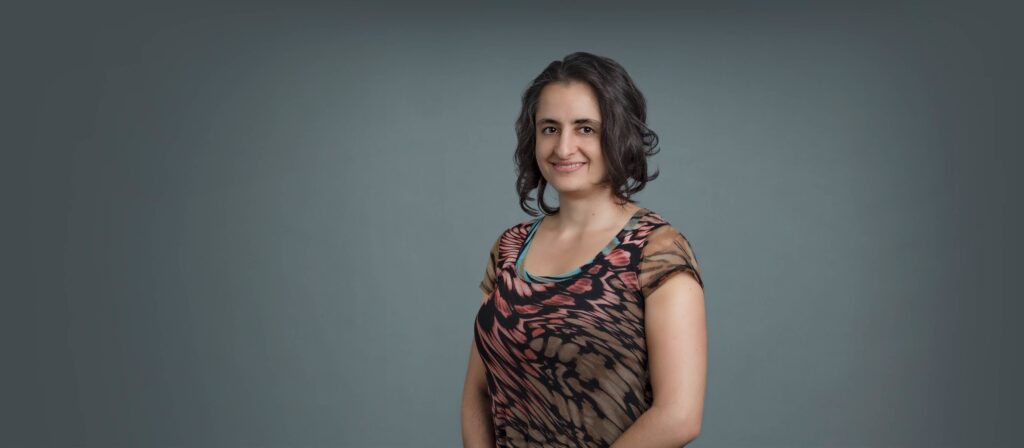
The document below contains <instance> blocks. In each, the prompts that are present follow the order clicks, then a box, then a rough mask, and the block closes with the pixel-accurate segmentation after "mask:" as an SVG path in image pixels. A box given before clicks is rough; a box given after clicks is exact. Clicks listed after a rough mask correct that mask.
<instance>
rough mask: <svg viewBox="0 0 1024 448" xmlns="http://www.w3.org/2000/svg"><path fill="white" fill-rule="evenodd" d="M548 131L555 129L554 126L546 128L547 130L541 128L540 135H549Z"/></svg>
mask: <svg viewBox="0 0 1024 448" xmlns="http://www.w3.org/2000/svg"><path fill="white" fill-rule="evenodd" d="M548 129H555V128H554V127H553V126H548V127H545V128H541V130H540V133H541V134H547V133H548V132H547V130H548Z"/></svg>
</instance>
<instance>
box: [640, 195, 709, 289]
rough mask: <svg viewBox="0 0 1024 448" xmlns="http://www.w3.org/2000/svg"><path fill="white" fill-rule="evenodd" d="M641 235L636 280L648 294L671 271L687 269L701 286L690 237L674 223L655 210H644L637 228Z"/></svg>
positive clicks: (699, 270) (699, 272) (672, 272)
mask: <svg viewBox="0 0 1024 448" xmlns="http://www.w3.org/2000/svg"><path fill="white" fill-rule="evenodd" d="M637 230H638V232H639V234H638V237H640V238H643V239H644V241H643V242H642V246H643V250H642V255H641V257H640V283H641V285H642V289H643V290H644V295H645V296H649V295H650V294H651V293H652V292H653V291H654V290H655V289H656V288H657V287H658V286H659V285H660V284H661V283H662V282H663V281H664V280H666V279H667V278H668V277H669V276H671V274H674V273H675V272H680V271H689V273H690V274H691V275H693V276H694V277H695V278H696V280H697V282H698V283H699V284H700V286H701V287H702V288H703V286H704V281H703V279H702V275H701V268H700V264H699V262H698V261H697V255H696V253H695V251H694V247H693V243H692V241H691V240H690V239H689V238H688V237H687V236H686V235H685V234H684V232H683V231H681V230H680V229H679V228H678V227H676V226H674V225H672V224H671V223H669V222H668V221H667V220H665V219H664V218H663V217H662V216H661V215H658V214H657V213H653V212H652V213H648V214H647V215H646V216H644V217H643V219H642V220H641V223H640V226H639V228H638V229H637Z"/></svg>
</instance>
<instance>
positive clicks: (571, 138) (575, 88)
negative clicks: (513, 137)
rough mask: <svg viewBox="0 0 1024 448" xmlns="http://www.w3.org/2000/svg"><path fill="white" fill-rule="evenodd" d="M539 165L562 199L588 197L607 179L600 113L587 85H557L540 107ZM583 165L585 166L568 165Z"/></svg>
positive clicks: (545, 93) (542, 96)
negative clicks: (595, 187)
mask: <svg viewBox="0 0 1024 448" xmlns="http://www.w3.org/2000/svg"><path fill="white" fill-rule="evenodd" d="M536 116H537V122H536V123H535V124H536V127H537V130H536V133H537V149H536V156H537V165H538V166H539V167H540V172H541V174H542V175H543V176H544V179H546V180H547V182H548V183H549V184H551V186H552V187H554V189H555V190H557V191H558V192H559V194H562V195H574V196H576V195H580V196H582V195H587V194H589V193H591V192H592V190H593V188H594V186H595V184H597V183H599V182H600V181H601V180H602V179H603V178H604V177H605V164H604V156H603V154H602V152H601V110H600V107H599V106H598V104H597V95H596V94H595V93H594V89H593V88H591V87H590V85H589V84H587V83H585V82H579V81H572V82H570V83H569V84H563V83H560V82H554V83H551V84H548V85H547V86H545V87H544V89H543V90H541V93H540V99H539V102H538V104H537V114H536ZM568 163H582V165H566V164H568Z"/></svg>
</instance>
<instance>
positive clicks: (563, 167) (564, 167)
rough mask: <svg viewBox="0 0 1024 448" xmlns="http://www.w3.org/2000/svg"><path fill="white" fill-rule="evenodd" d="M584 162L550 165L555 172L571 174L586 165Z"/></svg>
mask: <svg viewBox="0 0 1024 448" xmlns="http://www.w3.org/2000/svg"><path fill="white" fill-rule="evenodd" d="M586 164H587V163H586V162H559V163H554V164H552V165H554V166H555V171H558V172H560V173H571V172H573V171H576V170H578V169H580V168H581V167H583V165H586Z"/></svg>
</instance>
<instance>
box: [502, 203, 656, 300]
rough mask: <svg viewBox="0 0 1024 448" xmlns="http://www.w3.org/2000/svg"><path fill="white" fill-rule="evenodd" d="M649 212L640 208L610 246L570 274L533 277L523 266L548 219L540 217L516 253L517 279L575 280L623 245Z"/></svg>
mask: <svg viewBox="0 0 1024 448" xmlns="http://www.w3.org/2000/svg"><path fill="white" fill-rule="evenodd" d="M649 211H650V210H648V209H647V208H646V207H640V208H639V209H637V211H635V212H633V215H632V216H630V217H629V220H627V221H626V224H625V225H623V226H622V228H621V229H619V231H618V232H617V233H616V234H615V236H614V237H612V239H611V241H609V242H608V244H605V246H604V247H603V248H602V249H601V251H600V252H598V253H597V254H596V255H594V256H593V257H591V259H590V261H588V262H586V263H584V264H582V265H579V266H577V267H575V268H573V269H571V270H569V271H568V272H564V273H561V274H555V275H533V274H530V273H529V272H527V271H526V268H525V267H524V266H523V262H524V261H525V260H526V253H527V252H528V251H529V246H530V243H532V242H533V235H534V233H536V232H537V228H538V227H540V222H541V221H542V220H543V219H544V218H545V217H547V215H545V216H540V217H538V218H536V219H534V220H533V221H532V222H531V224H530V230H529V231H528V233H527V235H526V238H524V239H523V243H522V244H520V245H519V251H518V252H517V253H516V262H515V265H514V269H515V274H516V277H517V278H519V280H522V281H524V282H527V283H544V284H554V283H560V282H564V281H568V280H573V279H574V278H576V277H577V276H579V275H580V274H582V273H583V272H584V271H586V270H588V269H589V268H590V267H591V266H593V265H595V264H597V263H598V262H600V261H601V260H602V259H603V258H604V257H606V256H607V255H608V254H609V253H611V251H612V250H614V249H615V248H616V247H618V246H619V245H620V244H622V237H623V236H624V235H623V234H624V233H626V232H627V231H629V230H631V229H632V228H633V227H634V225H635V224H636V222H637V221H638V220H639V218H640V217H642V216H644V215H645V214H647V212H649Z"/></svg>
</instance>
